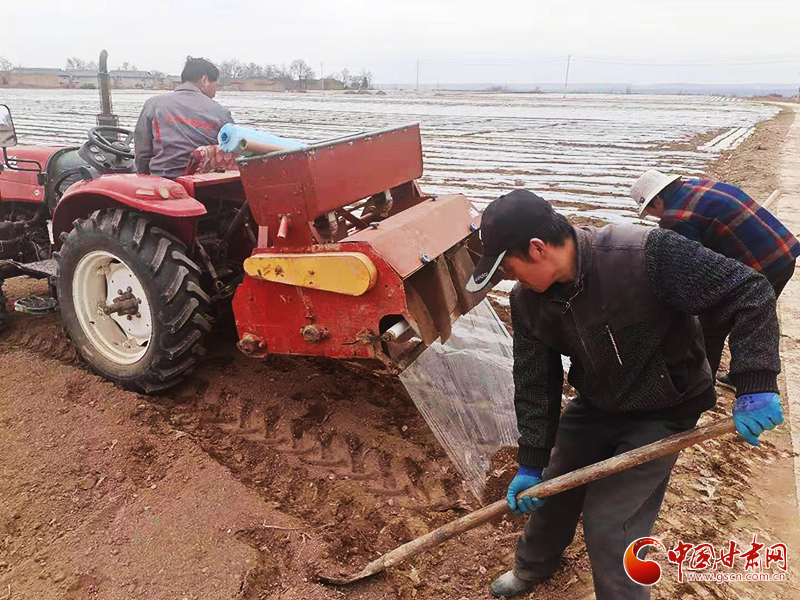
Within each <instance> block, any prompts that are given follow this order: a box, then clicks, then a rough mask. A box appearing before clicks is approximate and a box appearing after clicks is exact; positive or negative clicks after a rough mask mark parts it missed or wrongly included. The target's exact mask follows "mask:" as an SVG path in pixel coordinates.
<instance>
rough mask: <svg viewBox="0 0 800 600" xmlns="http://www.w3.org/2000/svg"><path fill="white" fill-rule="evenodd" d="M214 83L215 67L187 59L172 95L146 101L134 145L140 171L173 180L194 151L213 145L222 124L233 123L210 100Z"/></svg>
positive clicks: (229, 115)
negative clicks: (178, 83)
mask: <svg viewBox="0 0 800 600" xmlns="http://www.w3.org/2000/svg"><path fill="white" fill-rule="evenodd" d="M217 79H219V69H217V67H215V66H214V64H213V63H211V62H210V61H207V60H206V59H205V58H192V57H191V56H189V57H188V58H187V59H186V66H185V67H184V68H183V72H182V73H181V82H182V83H181V84H180V85H179V86H178V87H177V88H175V91H173V92H172V93H170V94H162V95H159V96H155V97H153V98H150V99H149V100H148V101H147V102H145V103H144V108H142V114H141V115H139V121H138V122H137V123H136V137H135V142H134V143H135V146H134V149H135V153H136V170H137V171H138V172H139V173H142V174H149V175H160V176H161V177H167V178H169V179H175V178H176V177H178V176H180V175H181V174H183V172H184V170H185V169H186V166H187V165H188V164H189V156H190V154H191V153H192V151H193V150H195V149H196V148H198V147H200V146H209V145H212V144H216V143H217V134H218V133H219V130H220V129H221V128H222V126H223V125H225V124H226V123H233V117H231V112H230V111H229V110H228V109H227V108H224V107H222V106H220V105H219V104H218V103H216V102H215V101H214V100H213V99H212V98H214V96H215V95H216V93H217Z"/></svg>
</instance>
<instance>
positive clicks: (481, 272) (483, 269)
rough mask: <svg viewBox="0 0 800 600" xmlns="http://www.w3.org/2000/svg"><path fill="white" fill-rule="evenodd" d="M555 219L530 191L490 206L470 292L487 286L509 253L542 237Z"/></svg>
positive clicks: (483, 218) (516, 192)
mask: <svg viewBox="0 0 800 600" xmlns="http://www.w3.org/2000/svg"><path fill="white" fill-rule="evenodd" d="M555 216H556V211H555V210H553V207H552V206H550V203H549V202H548V201H547V200H545V199H544V198H541V197H540V196H537V195H536V194H534V193H533V192H529V191H528V190H514V191H513V192H509V193H508V194H506V195H504V196H500V197H499V198H498V199H497V200H495V201H493V202H492V203H491V204H490V205H489V206H487V207H486V210H484V211H483V215H481V234H480V235H481V242H483V257H482V258H481V259H480V261H478V266H477V267H475V272H474V273H473V274H472V277H470V278H469V281H467V291H468V292H478V291H480V290H482V289H483V288H484V287H486V285H487V284H488V283H489V281H490V280H491V279H492V275H494V273H495V271H497V268H498V267H499V266H500V263H501V262H502V261H503V257H504V256H505V255H506V252H508V251H509V250H511V249H512V248H516V247H517V246H520V245H522V244H524V243H525V242H526V241H528V240H530V239H533V238H535V237H541V236H542V235H543V232H545V231H547V229H548V228H549V226H550V224H551V222H552V220H553V218H554V217H555Z"/></svg>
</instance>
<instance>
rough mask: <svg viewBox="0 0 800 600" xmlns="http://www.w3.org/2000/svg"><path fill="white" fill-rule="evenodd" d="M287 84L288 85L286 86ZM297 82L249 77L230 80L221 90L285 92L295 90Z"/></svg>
mask: <svg viewBox="0 0 800 600" xmlns="http://www.w3.org/2000/svg"><path fill="white" fill-rule="evenodd" d="M287 84H288V85H287ZM296 88H297V82H295V81H291V80H286V79H271V78H268V77H251V78H250V79H230V80H228V81H226V82H225V83H224V84H223V85H222V89H225V90H236V91H239V92H285V91H286V90H287V89H296Z"/></svg>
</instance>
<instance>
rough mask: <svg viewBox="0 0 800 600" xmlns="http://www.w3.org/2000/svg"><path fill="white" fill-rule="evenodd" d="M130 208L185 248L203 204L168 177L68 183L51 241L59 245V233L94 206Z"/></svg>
mask: <svg viewBox="0 0 800 600" xmlns="http://www.w3.org/2000/svg"><path fill="white" fill-rule="evenodd" d="M124 207H127V208H130V209H132V210H137V211H140V212H141V213H143V214H145V215H146V216H147V217H148V218H149V219H150V220H151V222H153V223H154V224H156V225H157V226H158V227H161V228H162V229H164V230H166V231H168V232H169V233H171V234H172V235H174V236H176V237H177V238H178V239H180V240H181V241H182V242H183V243H184V244H186V247H187V248H192V246H193V244H194V237H195V232H196V231H197V221H198V219H199V218H200V216H201V215H204V214H205V213H206V208H205V206H203V204H202V203H200V202H198V201H197V200H195V199H194V198H192V197H191V196H189V194H188V193H187V192H186V189H185V188H184V187H183V186H182V185H180V184H179V183H176V182H174V181H172V180H170V179H165V178H163V177H157V176H155V175H136V174H124V175H103V176H102V177H98V178H97V179H92V180H91V181H80V182H78V183H75V184H73V185H71V186H70V188H69V189H68V190H67V191H66V193H65V194H64V195H63V196H62V197H61V200H60V201H59V202H58V206H56V209H55V211H54V212H53V242H54V244H55V248H56V250H59V249H60V248H61V239H60V236H61V234H62V233H64V232H67V233H68V232H70V231H71V230H72V227H73V225H72V224H73V222H74V221H75V220H76V219H80V218H86V217H88V216H89V215H90V214H92V213H93V212H94V211H96V210H102V209H105V208H124Z"/></svg>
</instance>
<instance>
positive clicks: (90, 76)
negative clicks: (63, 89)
mask: <svg viewBox="0 0 800 600" xmlns="http://www.w3.org/2000/svg"><path fill="white" fill-rule="evenodd" d="M67 73H68V74H69V86H70V87H72V88H79V89H96V88H97V87H98V85H99V84H98V80H97V71H95V70H93V69H92V70H85V71H79V70H76V69H70V70H68V71H67Z"/></svg>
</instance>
